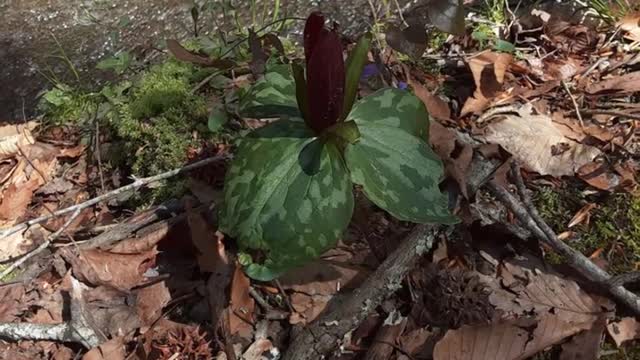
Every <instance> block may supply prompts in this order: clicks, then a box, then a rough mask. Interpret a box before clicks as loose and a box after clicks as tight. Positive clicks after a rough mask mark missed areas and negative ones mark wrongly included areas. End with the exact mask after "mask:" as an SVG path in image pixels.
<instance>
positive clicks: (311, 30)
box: [304, 11, 329, 66]
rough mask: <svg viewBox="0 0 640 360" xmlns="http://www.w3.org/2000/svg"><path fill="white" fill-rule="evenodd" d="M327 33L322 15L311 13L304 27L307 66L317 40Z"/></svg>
mask: <svg viewBox="0 0 640 360" xmlns="http://www.w3.org/2000/svg"><path fill="white" fill-rule="evenodd" d="M328 32H329V31H328V30H327V29H325V27H324V15H322V13H321V12H319V11H315V12H312V13H311V15H309V17H308V18H307V22H306V23H305V26H304V57H305V59H306V61H307V66H308V65H309V59H310V58H311V53H312V52H313V49H314V48H315V47H316V45H317V43H318V39H320V37H321V36H323V35H325V34H326V33H328Z"/></svg>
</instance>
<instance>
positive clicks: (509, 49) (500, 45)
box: [493, 39, 516, 54]
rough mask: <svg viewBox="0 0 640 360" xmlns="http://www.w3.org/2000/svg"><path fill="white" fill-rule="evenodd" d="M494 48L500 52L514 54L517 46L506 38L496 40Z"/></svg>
mask: <svg viewBox="0 0 640 360" xmlns="http://www.w3.org/2000/svg"><path fill="white" fill-rule="evenodd" d="M493 49H494V50H496V51H500V52H506V53H509V54H513V53H514V52H516V46H515V45H513V44H512V43H510V42H508V41H505V40H500V39H498V40H496V43H495V45H493Z"/></svg>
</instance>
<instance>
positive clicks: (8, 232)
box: [0, 155, 230, 240]
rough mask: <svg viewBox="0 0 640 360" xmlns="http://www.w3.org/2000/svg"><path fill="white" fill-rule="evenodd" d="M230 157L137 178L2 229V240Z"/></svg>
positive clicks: (212, 159)
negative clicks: (87, 198)
mask: <svg viewBox="0 0 640 360" xmlns="http://www.w3.org/2000/svg"><path fill="white" fill-rule="evenodd" d="M229 158H230V156H229V155H219V156H214V157H210V158H207V159H204V160H200V161H197V162H194V163H193V164H189V165H186V166H184V167H181V168H179V169H173V170H170V171H167V172H164V173H161V174H158V175H154V176H149V177H146V178H140V179H135V181H134V182H132V183H131V184H129V185H126V186H123V187H120V188H118V189H115V190H112V191H109V192H108V193H105V194H102V195H100V196H98V197H95V198H93V199H90V200H87V201H85V202H83V203H80V204H76V205H73V206H70V207H68V208H64V209H61V210H58V211H55V212H53V213H52V214H49V215H43V216H40V217H38V218H35V219H31V220H29V221H25V222H23V223H21V224H18V225H15V226H13V227H11V228H8V229H4V230H2V231H0V240H3V239H5V238H7V237H8V236H10V235H12V234H15V233H16V232H18V231H22V230H26V229H27V228H28V227H29V226H31V225H35V224H39V223H42V222H45V221H47V220H49V219H51V218H54V217H57V216H61V215H65V214H68V213H71V212H74V211H76V210H81V211H82V210H84V209H86V208H88V207H91V206H93V205H96V204H98V203H101V202H103V201H106V200H110V199H113V198H114V197H117V196H118V195H120V194H123V193H126V192H129V191H134V190H137V189H139V188H141V187H143V186H146V185H149V184H151V183H154V182H158V181H161V180H165V179H168V178H171V177H174V176H176V175H180V174H184V173H186V172H189V171H191V170H195V169H199V168H202V167H204V166H207V165H209V164H213V163H216V162H219V161H222V160H226V159H229Z"/></svg>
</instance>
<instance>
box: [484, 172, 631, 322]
mask: <svg viewBox="0 0 640 360" xmlns="http://www.w3.org/2000/svg"><path fill="white" fill-rule="evenodd" d="M518 171H519V170H518ZM514 176H515V178H516V187H518V188H519V192H520V196H521V197H522V201H523V202H525V203H528V204H529V205H528V206H526V207H525V206H523V205H522V204H521V203H520V201H518V199H516V197H515V196H513V195H512V194H511V193H510V192H509V191H507V190H506V189H504V188H503V187H502V186H500V185H499V184H498V183H496V182H495V180H493V181H491V182H489V183H488V184H487V187H488V188H489V190H490V191H491V192H492V193H493V195H494V196H495V197H496V198H497V199H498V200H500V201H501V202H502V203H503V204H505V206H506V207H507V208H508V209H509V210H511V212H512V213H513V214H514V215H515V216H516V217H517V218H518V220H519V221H520V222H521V223H522V225H524V226H525V227H526V228H528V229H529V230H530V231H531V232H532V233H533V234H534V235H535V236H536V237H538V238H539V239H540V240H541V241H543V242H544V243H545V244H547V245H549V246H551V247H552V248H553V249H554V250H555V251H556V252H558V253H559V254H561V255H563V256H564V257H565V259H566V260H567V262H568V264H569V265H570V266H571V267H572V268H573V269H575V270H576V271H578V272H579V273H580V274H581V275H582V276H584V277H585V278H586V279H588V280H591V281H593V282H594V283H596V284H598V285H601V286H602V287H603V288H604V290H606V291H607V292H608V293H609V294H610V295H611V296H612V297H613V298H614V299H615V300H617V301H619V302H620V303H622V304H624V305H626V306H627V307H629V309H630V310H632V311H633V312H634V313H635V314H636V315H640V298H639V297H638V296H637V295H636V294H634V293H633V292H631V291H629V290H627V289H625V288H624V287H623V286H620V285H619V284H616V283H615V282H613V281H612V280H614V279H613V278H611V275H609V274H608V273H607V272H606V271H604V270H602V269H601V268H599V267H598V266H597V265H595V264H594V263H593V262H592V261H591V260H590V259H589V258H587V257H586V256H584V255H583V254H582V253H580V252H579V251H576V250H574V249H573V248H571V247H570V246H568V245H567V244H565V243H564V242H562V241H561V240H560V239H558V237H557V236H556V235H555V233H553V231H552V230H551V228H550V227H549V226H548V225H547V224H546V223H545V222H544V221H542V219H541V218H540V216H539V214H538V213H537V211H533V214H532V213H531V212H529V211H528V209H527V208H529V209H531V208H533V204H532V202H531V199H530V198H529V197H528V196H526V194H525V193H524V191H523V190H524V182H523V181H521V179H522V178H521V177H520V179H518V176H520V175H519V174H517V173H516V174H514ZM534 209H535V208H534ZM536 219H537V220H536ZM538 223H540V224H542V225H539V224H538Z"/></svg>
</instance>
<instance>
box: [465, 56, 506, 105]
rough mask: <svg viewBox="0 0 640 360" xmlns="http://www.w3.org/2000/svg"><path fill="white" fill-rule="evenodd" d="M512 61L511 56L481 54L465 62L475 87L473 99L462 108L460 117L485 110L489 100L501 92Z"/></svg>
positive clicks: (468, 100)
mask: <svg viewBox="0 0 640 360" xmlns="http://www.w3.org/2000/svg"><path fill="white" fill-rule="evenodd" d="M512 61H513V56H511V55H510V54H505V53H497V52H491V51H487V52H483V53H481V54H480V55H477V56H474V57H472V58H471V59H469V60H468V61H467V63H468V65H469V68H470V69H471V73H472V75H473V80H474V82H475V85H476V89H475V92H474V93H473V97H470V98H468V99H467V101H466V102H465V103H464V105H463V106H462V110H461V112H460V116H465V115H467V114H471V113H479V112H481V111H482V110H484V109H486V107H487V106H488V105H489V103H490V101H491V99H493V98H495V97H497V96H498V95H499V94H500V93H501V92H502V91H503V83H504V76H505V74H506V72H507V69H508V68H509V65H510V64H511V62H512Z"/></svg>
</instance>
